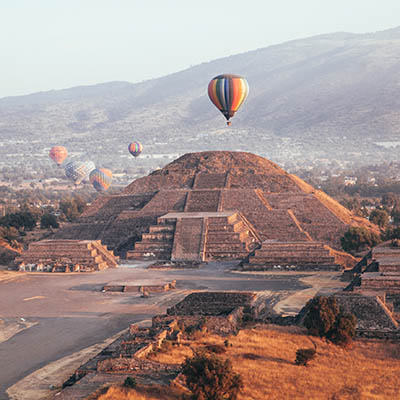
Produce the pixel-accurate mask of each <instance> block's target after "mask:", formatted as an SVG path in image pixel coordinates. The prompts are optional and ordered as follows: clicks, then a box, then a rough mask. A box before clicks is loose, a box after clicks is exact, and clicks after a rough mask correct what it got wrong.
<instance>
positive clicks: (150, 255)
mask: <svg viewBox="0 0 400 400" xmlns="http://www.w3.org/2000/svg"><path fill="white" fill-rule="evenodd" d="M126 258H127V259H128V260H130V259H136V260H141V259H158V260H169V259H170V258H171V252H170V251H169V252H168V251H165V252H162V251H136V250H131V251H128V252H127V253H126Z"/></svg>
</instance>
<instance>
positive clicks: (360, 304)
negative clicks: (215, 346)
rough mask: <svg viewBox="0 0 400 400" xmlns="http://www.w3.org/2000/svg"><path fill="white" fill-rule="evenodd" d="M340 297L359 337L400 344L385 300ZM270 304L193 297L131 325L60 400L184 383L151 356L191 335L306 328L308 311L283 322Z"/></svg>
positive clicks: (252, 296)
mask: <svg viewBox="0 0 400 400" xmlns="http://www.w3.org/2000/svg"><path fill="white" fill-rule="evenodd" d="M335 297H336V299H337V301H338V302H339V304H340V305H341V306H343V307H344V308H345V309H346V310H347V311H350V312H352V313H354V314H355V315H356V317H357V335H358V336H361V337H375V338H384V339H387V338H389V339H397V340H398V339H400V330H398V328H397V325H396V322H394V321H393V319H392V318H391V316H390V315H389V314H388V313H387V312H386V309H385V307H384V303H383V302H382V301H381V300H379V299H377V298H376V297H374V296H363V295H360V294H355V293H337V294H335ZM267 303H268V300H267V298H266V297H264V295H262V294H259V293H253V292H195V293H192V294H190V295H188V296H186V297H185V298H184V299H183V300H182V301H181V302H179V303H177V304H176V305H175V306H173V307H171V308H169V309H168V310H167V313H166V314H164V315H157V316H154V317H153V319H152V326H151V327H149V328H143V327H138V326H136V325H135V324H132V325H130V328H129V330H128V332H126V333H125V334H123V335H122V336H120V337H119V338H118V339H117V340H115V341H114V342H113V343H111V344H110V345H109V346H108V347H106V348H105V349H104V350H103V351H101V352H100V353H99V354H98V355H97V356H96V357H94V358H93V359H91V360H89V361H88V362H87V363H85V364H83V365H82V366H80V367H79V368H78V369H77V370H76V371H75V373H74V375H73V376H72V377H71V378H70V379H69V381H67V382H66V383H65V386H67V387H66V388H65V389H64V390H63V391H62V392H61V393H60V394H58V395H57V399H63V400H64V399H68V400H77V399H82V398H86V396H89V395H90V394H92V393H93V392H94V391H95V390H96V389H98V388H99V387H104V385H106V384H122V383H123V382H124V380H125V378H126V377H128V376H131V377H132V376H133V377H135V379H136V380H137V381H138V382H139V383H140V382H146V383H156V384H164V385H165V384H168V383H169V384H170V385H173V384H174V382H176V381H177V380H179V373H180V366H179V365H175V364H173V365H171V364H160V363H158V362H155V361H152V360H150V359H148V357H147V356H148V355H149V354H150V353H151V352H152V351H157V349H159V348H161V347H162V346H163V343H164V341H166V340H167V341H168V340H169V341H173V342H174V343H176V344H179V343H180V342H181V340H182V337H183V335H184V334H187V333H192V332H195V331H206V332H211V333H216V334H218V335H222V336H226V335H231V334H236V333H237V332H238V331H239V329H240V327H241V324H242V322H243V321H244V320H245V317H246V316H247V317H250V320H254V321H258V322H271V320H273V321H272V322H273V323H277V322H278V323H279V322H280V323H281V324H285V325H290V324H300V325H301V324H302V320H303V317H304V313H305V308H303V310H302V311H301V312H300V313H299V314H298V316H297V317H294V318H293V317H291V318H289V317H280V318H281V319H280V321H279V317H273V318H271V313H270V310H266V308H267ZM288 318H289V319H288ZM76 382H78V384H75V383H76Z"/></svg>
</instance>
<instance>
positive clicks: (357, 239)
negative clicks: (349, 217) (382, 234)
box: [340, 226, 380, 253]
mask: <svg viewBox="0 0 400 400" xmlns="http://www.w3.org/2000/svg"><path fill="white" fill-rule="evenodd" d="M340 242H341V244H342V248H343V250H344V251H347V252H350V253H351V252H358V251H360V250H361V249H363V248H365V247H373V246H376V245H377V244H378V243H379V242H380V239H379V236H378V235H377V234H376V233H374V232H371V231H370V230H369V229H367V228H364V227H358V226H357V227H354V226H352V227H350V228H349V229H348V230H347V231H346V232H345V233H344V235H343V237H342V238H341V239H340Z"/></svg>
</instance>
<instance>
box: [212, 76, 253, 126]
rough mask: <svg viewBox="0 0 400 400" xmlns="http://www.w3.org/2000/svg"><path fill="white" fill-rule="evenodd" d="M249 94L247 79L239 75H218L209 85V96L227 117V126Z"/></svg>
mask: <svg viewBox="0 0 400 400" xmlns="http://www.w3.org/2000/svg"><path fill="white" fill-rule="evenodd" d="M248 94H249V85H248V83H247V81H246V79H244V78H242V77H241V76H239V75H232V74H224V75H218V76H216V77H215V78H213V79H212V80H211V82H210V83H209V84H208V96H209V97H210V100H211V101H212V102H213V103H214V105H215V107H217V108H218V110H219V111H221V112H222V114H223V115H224V116H225V118H226V120H227V125H230V124H231V122H230V121H229V120H230V119H231V118H232V117H233V116H234V115H235V113H236V111H237V110H238V109H239V107H240V106H241V105H242V103H243V102H244V101H245V100H246V97H247V95H248Z"/></svg>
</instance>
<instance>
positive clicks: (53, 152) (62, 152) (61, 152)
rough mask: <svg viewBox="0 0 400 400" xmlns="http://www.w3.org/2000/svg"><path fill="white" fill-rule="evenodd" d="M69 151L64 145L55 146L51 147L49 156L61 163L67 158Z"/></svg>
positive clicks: (58, 163)
mask: <svg viewBox="0 0 400 400" xmlns="http://www.w3.org/2000/svg"><path fill="white" fill-rule="evenodd" d="M67 155H68V151H67V149H66V148H65V147H64V146H54V147H52V148H51V149H50V152H49V156H50V158H51V159H52V160H53V161H54V162H55V163H56V164H57V165H61V164H62V163H63V162H64V160H65V159H66V158H67Z"/></svg>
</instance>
